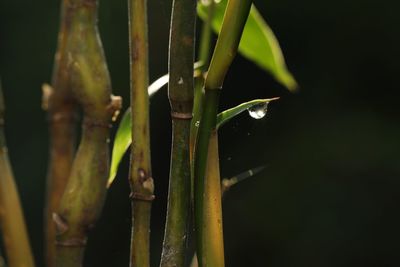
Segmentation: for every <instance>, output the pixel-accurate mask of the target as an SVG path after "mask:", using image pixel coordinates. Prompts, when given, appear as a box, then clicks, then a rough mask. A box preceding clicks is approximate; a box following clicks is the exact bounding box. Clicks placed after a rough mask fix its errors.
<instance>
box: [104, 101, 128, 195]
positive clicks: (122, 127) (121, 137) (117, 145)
mask: <svg viewBox="0 0 400 267" xmlns="http://www.w3.org/2000/svg"><path fill="white" fill-rule="evenodd" d="M131 117H132V116H131V109H130V108H128V109H127V110H126V112H125V114H124V116H123V117H122V120H121V123H120V124H119V126H118V130H117V134H116V135H115V140H114V146H113V150H112V158H111V166H110V176H109V178H108V183H107V186H108V187H109V186H110V185H111V183H112V182H113V181H114V179H115V176H116V175H117V171H118V166H119V163H120V162H121V160H122V157H123V156H124V154H125V152H126V151H127V150H128V148H129V146H130V145H131V143H132V135H131V128H132V120H131Z"/></svg>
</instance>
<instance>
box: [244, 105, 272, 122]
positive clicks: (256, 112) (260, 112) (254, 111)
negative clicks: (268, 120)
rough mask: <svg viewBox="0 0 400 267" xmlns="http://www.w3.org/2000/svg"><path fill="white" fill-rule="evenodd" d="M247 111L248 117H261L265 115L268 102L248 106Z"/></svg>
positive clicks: (257, 118)
mask: <svg viewBox="0 0 400 267" xmlns="http://www.w3.org/2000/svg"><path fill="white" fill-rule="evenodd" d="M247 111H248V112H249V115H250V117H252V118H253V119H256V120H259V119H262V118H264V117H265V115H267V112H268V102H266V103H260V104H257V105H254V106H252V107H251V108H248V109H247Z"/></svg>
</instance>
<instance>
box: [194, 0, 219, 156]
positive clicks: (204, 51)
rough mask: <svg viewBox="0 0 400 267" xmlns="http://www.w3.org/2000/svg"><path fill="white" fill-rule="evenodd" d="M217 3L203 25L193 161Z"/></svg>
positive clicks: (210, 9) (209, 10)
mask: <svg viewBox="0 0 400 267" xmlns="http://www.w3.org/2000/svg"><path fill="white" fill-rule="evenodd" d="M214 10H215V1H214V0H212V1H210V5H209V6H208V14H207V15H208V17H207V20H206V21H205V22H204V23H203V25H202V31H201V36H200V48H199V59H198V61H199V62H200V63H201V64H202V66H201V69H200V71H201V75H200V77H198V78H196V79H195V87H194V103H193V119H192V124H191V127H190V150H191V152H190V155H191V158H192V159H193V153H194V146H195V144H196V137H197V129H198V124H197V123H198V122H200V116H201V107H202V105H203V96H204V93H203V86H204V75H205V74H204V73H205V72H206V71H207V69H208V65H209V63H210V50H211V49H210V47H211V37H212V34H213V32H212V19H213V17H214Z"/></svg>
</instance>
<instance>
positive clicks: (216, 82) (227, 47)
mask: <svg viewBox="0 0 400 267" xmlns="http://www.w3.org/2000/svg"><path fill="white" fill-rule="evenodd" d="M251 3H252V0H229V1H228V5H227V7H226V10H225V15H224V19H223V22H222V26H221V31H220V33H219V37H218V40H217V44H216V46H215V49H214V53H213V56H212V59H211V63H210V67H209V70H208V74H207V78H206V84H205V87H206V90H207V89H212V90H213V89H220V88H222V84H223V82H224V79H225V75H226V73H227V71H228V69H229V67H230V65H231V63H232V61H233V59H234V58H235V55H236V53H237V49H238V46H239V42H240V38H241V36H242V32H243V29H244V25H245V23H246V20H247V17H248V15H249V13H250V7H251Z"/></svg>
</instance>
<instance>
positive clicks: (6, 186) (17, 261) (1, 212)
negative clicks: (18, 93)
mask: <svg viewBox="0 0 400 267" xmlns="http://www.w3.org/2000/svg"><path fill="white" fill-rule="evenodd" d="M4 110H5V108H4V99H3V93H2V91H1V85H0V226H1V235H2V237H3V242H4V247H5V250H6V255H7V260H8V266H10V267H34V266H35V263H34V260H33V256H32V252H31V248H30V244H29V238H28V232H27V229H26V225H25V219H24V214H23V211H22V207H21V203H20V199H19V195H18V190H17V187H16V184H15V181H14V176H13V173H12V169H11V165H10V161H9V158H8V153H7V145H6V140H5V135H4Z"/></svg>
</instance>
